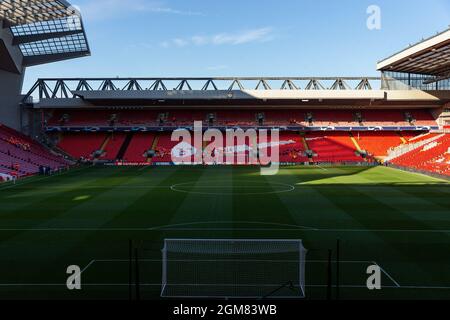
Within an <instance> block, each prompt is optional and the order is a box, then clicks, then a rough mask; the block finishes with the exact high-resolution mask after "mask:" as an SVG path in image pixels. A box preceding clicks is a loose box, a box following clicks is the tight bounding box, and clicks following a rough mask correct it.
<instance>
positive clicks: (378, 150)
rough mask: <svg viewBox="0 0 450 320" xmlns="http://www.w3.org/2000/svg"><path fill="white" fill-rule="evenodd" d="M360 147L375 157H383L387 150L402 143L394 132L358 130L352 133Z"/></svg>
mask: <svg viewBox="0 0 450 320" xmlns="http://www.w3.org/2000/svg"><path fill="white" fill-rule="evenodd" d="M353 135H354V137H355V139H356V141H357V142H358V144H359V146H360V147H361V149H363V150H365V151H367V152H368V153H369V154H371V155H373V156H375V157H385V156H387V154H388V150H389V149H391V148H395V147H397V146H399V145H401V144H402V140H401V138H400V135H399V134H398V133H396V132H384V131H383V132H380V131H378V132H360V133H359V134H358V133H354V134H353Z"/></svg>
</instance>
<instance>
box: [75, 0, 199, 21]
mask: <svg viewBox="0 0 450 320" xmlns="http://www.w3.org/2000/svg"><path fill="white" fill-rule="evenodd" d="M79 7H80V11H81V15H82V16H83V18H85V19H87V20H106V19H112V18H118V17H120V16H124V15H129V14H137V13H155V14H156V13H160V14H175V15H187V16H198V15H203V14H202V13H200V12H194V11H183V10H178V9H174V8H171V7H169V6H167V5H166V4H165V2H163V1H148V0H95V1H89V2H86V3H83V4H81V5H80V6H79Z"/></svg>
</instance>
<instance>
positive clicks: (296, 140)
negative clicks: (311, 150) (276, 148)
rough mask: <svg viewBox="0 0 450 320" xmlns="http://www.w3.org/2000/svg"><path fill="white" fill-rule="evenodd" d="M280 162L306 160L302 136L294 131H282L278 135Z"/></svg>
mask: <svg viewBox="0 0 450 320" xmlns="http://www.w3.org/2000/svg"><path fill="white" fill-rule="evenodd" d="M280 143H281V145H280V162H308V161H309V159H308V157H307V156H306V155H305V151H306V150H305V145H304V143H303V137H302V136H301V135H300V134H299V133H296V132H283V133H281V135H280Z"/></svg>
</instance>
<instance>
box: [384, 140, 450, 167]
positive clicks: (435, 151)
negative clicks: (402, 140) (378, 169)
mask: <svg viewBox="0 0 450 320" xmlns="http://www.w3.org/2000/svg"><path fill="white" fill-rule="evenodd" d="M391 163H393V164H395V165H398V166H402V167H407V168H413V169H417V170H422V171H428V172H433V173H437V174H441V175H447V176H450V135H448V134H443V135H441V137H440V138H438V139H437V140H435V141H433V142H430V143H428V144H426V145H424V146H422V147H420V148H418V149H415V150H412V151H410V152H408V153H406V154H404V155H402V156H400V157H398V158H396V159H393V160H391Z"/></svg>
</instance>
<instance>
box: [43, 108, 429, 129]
mask: <svg viewBox="0 0 450 320" xmlns="http://www.w3.org/2000/svg"><path fill="white" fill-rule="evenodd" d="M308 115H310V117H311V121H309V120H308ZM409 120H410V121H409ZM194 121H201V122H202V123H203V125H214V126H223V127H233V126H243V127H245V126H251V127H254V126H293V125H294V126H304V127H308V126H309V127H311V126H332V127H333V126H335V127H348V126H377V127H378V126H385V127H388V126H403V127H408V126H411V125H414V126H435V125H436V121H435V119H434V118H433V116H432V115H431V114H430V113H429V112H428V111H427V110H408V111H402V110H364V111H351V110H305V111H303V110H276V111H275V110H265V111H261V110H248V111H243V110H206V111H200V110H195V109H193V110H189V111H182V110H172V111H167V110H149V111H146V110H127V111H125V110H121V111H120V112H119V111H118V112H114V111H102V110H92V111H73V110H71V111H55V112H54V113H53V114H52V115H51V116H50V119H49V120H48V121H47V123H46V125H47V126H50V127H76V126H102V127H103V126H110V127H114V126H166V127H179V126H192V124H193V122H194Z"/></svg>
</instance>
